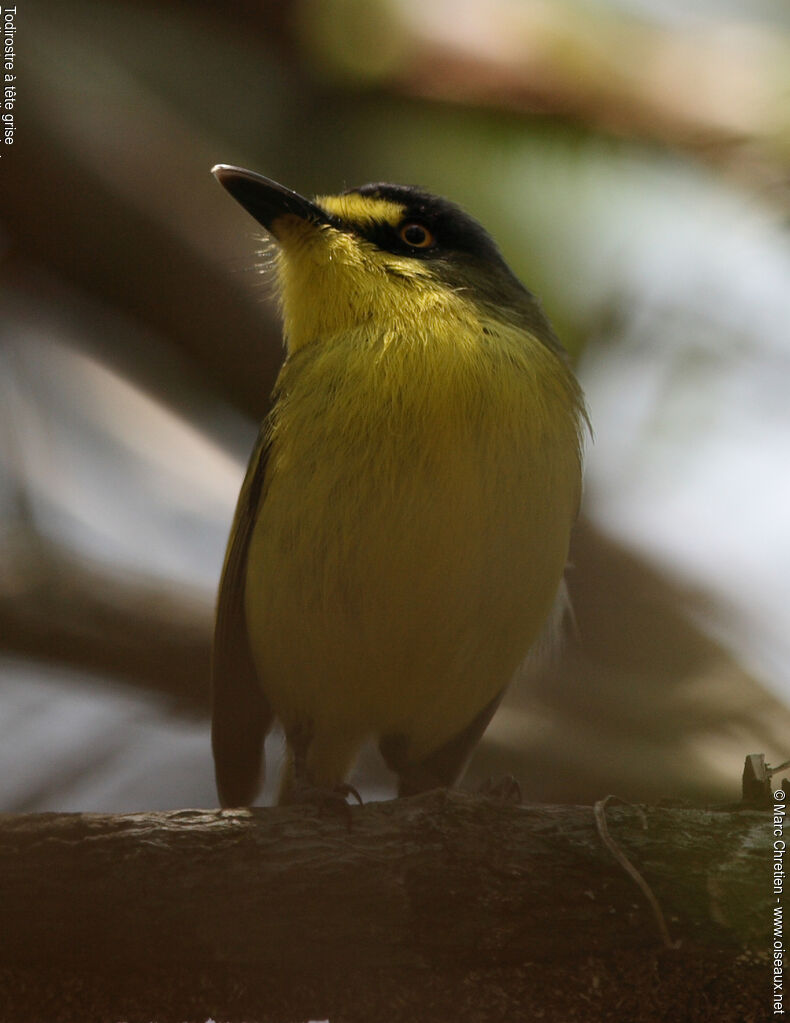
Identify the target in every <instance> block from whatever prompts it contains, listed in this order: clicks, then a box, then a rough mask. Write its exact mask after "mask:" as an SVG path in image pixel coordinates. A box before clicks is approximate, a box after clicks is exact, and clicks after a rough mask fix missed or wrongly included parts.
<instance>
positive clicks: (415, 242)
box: [398, 223, 436, 249]
mask: <svg viewBox="0 0 790 1023" xmlns="http://www.w3.org/2000/svg"><path fill="white" fill-rule="evenodd" d="M398 234H399V235H400V237H401V239H402V241H404V242H406V244H407V245H411V247H412V248H413V249H429V248H430V247H431V245H433V243H434V242H435V241H436V239H435V238H434V236H433V235H432V234H431V232H430V231H429V230H428V228H427V227H423V225H422V224H414V223H409V224H404V225H403V227H401V228H400V230H399V231H398Z"/></svg>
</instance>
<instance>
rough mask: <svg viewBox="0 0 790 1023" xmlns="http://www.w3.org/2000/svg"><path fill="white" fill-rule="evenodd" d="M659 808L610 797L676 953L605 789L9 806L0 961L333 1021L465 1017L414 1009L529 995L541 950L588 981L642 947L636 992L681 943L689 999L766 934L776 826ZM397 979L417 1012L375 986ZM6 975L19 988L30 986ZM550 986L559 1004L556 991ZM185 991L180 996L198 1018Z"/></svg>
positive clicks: (630, 962) (118, 1008)
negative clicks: (292, 803)
mask: <svg viewBox="0 0 790 1023" xmlns="http://www.w3.org/2000/svg"><path fill="white" fill-rule="evenodd" d="M640 812H641V811H640ZM645 814H646V820H647V824H648V827H647V829H646V830H644V829H643V827H642V822H641V819H640V816H639V814H638V813H637V812H635V810H634V809H631V808H625V807H617V808H613V809H609V810H607V817H608V825H609V831H610V834H611V835H612V837H613V838H614V839H615V841H616V842H617V843H618V845H619V846H620V848H621V849H622V850H623V852H624V853H625V855H627V856H628V858H629V860H631V862H632V863H634V864H635V865H636V866H638V868H639V870H640V872H641V873H642V875H643V876H644V877H645V879H646V880H647V881H648V883H649V884H650V887H651V889H652V891H653V892H654V894H655V897H656V899H657V900H658V902H659V903H660V904H661V906H662V908H663V912H664V914H665V916H666V919H667V921H668V926H669V928H670V930H671V932H672V936H673V938H674V939H676V940H677V939H679V940H680V942H681V950H680V951H668V950H664V949H663V947H662V944H661V940H660V936H659V934H658V932H657V929H656V926H655V921H654V919H653V915H652V911H651V908H650V907H649V905H648V904H647V902H646V901H645V899H644V898H643V896H642V894H641V893H640V891H639V890H638V889H637V887H636V886H635V885H634V883H633V881H632V879H631V878H630V877H629V876H627V874H626V873H625V872H624V871H623V870H622V869H621V867H620V866H619V865H618V864H617V863H616V862H615V861H614V859H613V858H612V857H611V855H610V852H609V851H608V850H607V849H606V848H605V847H604V845H603V843H602V842H601V840H600V835H599V833H598V831H597V829H596V823H595V820H594V815H593V810H592V808H591V807H572V806H569V807H563V806H542V805H535V806H520V807H513V806H502V805H499V804H496V803H493V802H490V801H486V800H484V799H482V798H480V797H474V796H471V795H469V794H465V793H460V792H433V793H428V794H426V795H424V796H421V797H417V798H414V799H404V800H396V801H392V802H387V803H379V804H370V805H368V806H365V807H360V808H352V809H351V810H350V821H351V824H350V826H349V824H348V820H347V819H346V817H345V816H343V815H336V814H332V813H329V812H326V811H319V810H313V809H306V808H304V807H281V808H276V809H266V810H244V811H242V810H239V811H198V810H185V811H178V812H170V813H149V814H132V815H123V816H105V815H94V814H44V815H35V816H11V815H7V816H5V817H0V879H1V880H0V921H1V923H2V926H0V934H2V939H0V940H1V941H2V947H0V952H1V956H0V962H2V963H3V964H5V967H6V968H7V970H8V971H9V975H8V977H7V978H6V979H9V978H10V980H11V981H13V980H14V978H19V977H22V978H23V979H24V983H25V984H26V985H27V987H26V990H28V991H29V988H30V978H31V977H32V976H36V975H38V976H39V977H40V976H41V973H42V971H43V974H44V975H45V976H47V977H50V978H51V977H52V976H53V971H55V973H57V974H58V975H59V976H61V977H62V975H63V971H65V972H66V974H67V975H73V973H74V972H75V971H77V972H80V973H81V975H83V976H84V975H85V974H86V972H87V971H90V972H95V971H99V973H100V975H101V976H102V977H105V978H106V977H111V976H112V977H115V979H114V980H113V981H112V983H111V984H110V983H109V982H107V981H105V983H106V984H107V987H108V990H107V991H105V992H104V996H103V997H106V999H107V1001H106V1002H105V1003H103V1006H104V1008H103V1011H105V1012H110V1011H112V1012H115V1013H120V1012H127V1011H128V1001H126V1002H125V1001H124V998H126V999H128V998H129V997H130V995H129V993H128V989H127V993H126V995H123V994H121V992H122V991H123V989H124V986H123V984H120V986H119V980H118V976H117V975H119V974H120V975H122V976H123V978H125V979H126V981H127V983H128V981H129V978H137V981H138V982H139V981H140V979H141V978H143V977H145V978H146V980H145V984H144V985H143V988H144V992H145V997H146V998H148V999H149V1000H148V1001H144V1002H143V1003H142V1004H143V1005H144V1006H145V1011H143V1010H142V1009H141V1012H142V1013H143V1015H145V1012H146V1011H147V1012H148V1013H149V1016H148V1017H147V1018H154V1016H155V1018H157V1019H158V1020H159V1019H165V1018H169V1017H168V1016H167V1014H166V1012H165V1011H164V1009H163V1007H162V999H165V1001H166V1000H167V998H168V997H172V992H173V990H175V988H174V984H175V981H174V979H173V978H174V977H177V976H188V977H189V978H190V981H189V983H188V984H187V985H186V986H187V988H188V989H189V990H190V991H191V997H193V998H197V999H198V1002H197V1003H195V1002H194V1001H193V1005H194V1006H195V1008H194V1011H195V1012H200V1011H203V1012H204V1013H208V1012H209V1010H210V1009H211V1011H212V1012H214V1011H215V1010H214V1009H212V1006H215V1005H216V1004H217V1001H216V1000H219V1001H220V1003H221V1004H224V1005H225V1006H232V1007H233V1011H236V1012H238V1013H239V1014H240V1015H239V1018H241V1017H242V1015H243V1014H246V1015H243V1018H246V1019H250V1018H261V1019H263V1018H265V1019H280V1018H282V1019H291V1018H296V1016H295V1015H294V1014H296V1013H297V1012H299V1011H302V1012H305V1013H310V1014H312V1013H324V1014H325V1015H321V1016H315V1015H311V1016H310V1018H321V1019H323V1018H326V1014H328V1011H329V1009H328V1007H329V1008H331V1007H333V1006H334V1007H335V1011H337V1006H339V1005H341V1004H347V1001H348V998H349V997H350V992H352V991H353V992H355V994H354V995H353V999H352V1001H353V1004H355V1005H357V1006H358V1007H359V1006H361V1005H362V1004H363V1002H365V999H366V998H367V1006H368V1008H367V1010H366V1012H368V1013H370V1012H374V1011H377V1012H378V1013H379V1016H378V1018H381V1019H384V1018H386V1019H388V1020H393V1019H401V1018H403V1019H406V1018H411V1019H415V1018H428V1019H432V1018H437V1019H440V1018H442V1019H444V1018H451V1017H452V1016H453V1013H452V1012H450V1011H449V1009H448V1012H447V1015H443V1014H439V1015H437V1016H431V1015H428V1016H419V1015H418V1016H415V1015H414V1014H413V1013H414V1010H415V1005H417V1004H424V1002H423V1001H421V1000H424V999H425V998H427V997H428V996H429V993H430V992H431V991H432V992H434V994H435V993H436V991H437V990H442V991H443V992H444V995H443V996H442V997H443V998H444V997H446V998H450V994H448V992H455V994H454V995H453V997H454V998H456V1001H457V1002H458V1004H457V1005H456V1007H455V1010H454V1011H462V1009H461V1007H460V1005H461V1002H463V1001H464V999H467V1000H468V996H469V991H466V993H464V989H463V984H464V983H467V982H468V981H469V978H470V977H472V976H477V977H478V979H480V978H483V980H481V981H480V983H482V984H483V986H485V985H486V984H490V983H491V977H492V975H496V976H497V978H498V980H497V983H498V984H499V986H500V987H501V986H502V984H503V983H505V984H510V988H509V993H508V997H509V998H513V997H520V996H519V994H518V992H519V991H521V994H522V995H523V990H521V989H522V986H523V985H520V984H515V983H514V978H515V977H518V976H523V975H524V970H525V969H526V967H530V968H531V969H532V973H531V974H530V976H531V978H532V979H531V983H532V986H533V987H534V985H535V979H536V976H537V977H538V978H542V980H543V981H545V980H546V978H549V977H555V978H556V977H558V976H561V975H562V973H563V971H564V972H565V973H566V975H567V977H568V978H570V976H571V974H572V972H573V969H574V968H575V967H574V964H576V965H577V966H579V967H580V968H581V966H582V965H583V964H585V963H586V964H588V966H589V964H590V963H592V962H593V961H595V962H598V963H599V964H602V965H601V969H602V970H603V971H604V972H606V971H607V970H608V971H609V973H610V975H611V976H614V973H616V972H617V971H619V970H620V969H621V968H623V967H624V965H627V970H626V974H627V977H626V978H624V977H623V976H620V978H619V980H618V981H617V983H618V984H619V985H620V987H621V988H622V991H621V1002H620V1003H618V1004H621V1003H622V1004H625V1003H624V1002H622V998H624V997H625V992H627V991H629V990H630V991H631V992H632V993H633V990H634V987H635V985H636V986H637V987H638V985H639V984H641V983H642V980H638V978H637V979H635V978H634V976H631V973H633V969H634V964H635V963H636V964H638V968H637V973H638V975H639V977H640V978H641V977H642V975H643V973H644V971H645V968H646V965H647V964H649V963H653V964H654V965H655V963H656V962H659V961H662V962H664V963H665V964H666V969H667V970H668V971H669V973H670V974H672V975H673V976H675V975H676V981H675V982H674V983H675V987H673V988H672V990H673V991H674V992H675V994H674V995H673V997H675V996H676V997H678V998H680V997H681V995H680V993H679V992H680V991H681V988H682V987H683V985H688V984H690V983H691V984H692V985H693V983H696V981H694V980H693V978H694V976H695V975H696V973H697V972H698V971H699V970H700V969H701V968H703V967H704V969H705V970H707V971H708V973H709V975H711V971H713V973H714V974H715V972H716V970H717V969H718V970H720V972H721V974H722V978H724V979H725V980H726V978H727V976H728V975H729V974H728V971H729V972H730V973H731V971H732V967H733V964H734V963H735V962H736V960H737V957H739V956H742V955H743V953H744V950H748V949H750V948H751V947H752V946H753V945H754V944H755V943H760V942H761V943H762V944H764V945H765V947H766V948H767V934H768V926H769V923H768V910H767V909H765V906H766V904H767V897H768V894H769V893H768V889H767V885H768V882H767V881H766V878H767V877H768V872H767V871H768V865H769V863H770V858H771V853H770V842H771V839H770V831H771V829H770V828H769V826H768V823H767V820H768V819H767V817H766V815H765V814H762V813H758V812H754V811H745V812H716V811H709V810H693V809H680V808H663V807H652V808H648V809H647V810H646V811H645ZM756 867H760V868H765V869H760V870H758V869H755V868H756ZM763 939H764V940H763ZM58 971H60V973H58ZM113 971H115V973H114V972H113ZM503 971H504V975H505V976H506V977H509V981H508V980H503V975H502V974H503ZM535 971H537V975H536V973H535ZM157 976H159V977H161V984H162V987H161V988H160V987H158V986H157V985H158V984H159V983H160V981H156V980H155V979H152V978H155V977H157ZM618 976H619V974H618ZM750 976H751V980H750V981H749V982H747V983H746V984H744V976H743V975H741V976H740V977H739V980H738V990H739V991H740V992H741V995H740V997H741V998H743V997H747V996H748V998H751V999H752V1000H754V999H755V998H757V994H756V992H757V991H758V990H762V985H763V984H764V980H763V979H760V981H759V983H758V981H757V975H756V974H755V975H754V976H752V975H750ZM228 977H232V978H233V984H232V991H231V992H230V993H229V989H228V986H227V985H228ZM404 977H408V978H409V981H408V987H407V988H404V987H403V983H404V981H403V978H404ZM628 977H630V979H627V978H628ZM464 978H465V979H464ZM2 979H3V978H2V977H0V982H1V981H2ZM637 980H638V984H637ZM462 981H463V983H462ZM612 983H615V981H614V980H612ZM459 984H461V987H460V988H459V986H458V985H459ZM223 985H224V986H223ZM393 985H394V987H393ZM629 985H630V988H629ZM39 986H40V985H39ZM175 986H176V987H177V986H178V985H177V984H175ZM193 986H194V990H193ZM727 986H728V985H727V984H726V983H724V984H723V986H722V987H721V991H722V992H725V989H726V988H727ZM730 986H731V985H730ZM0 987H2V983H0ZM675 988H677V990H675ZM45 989H46V984H45V985H44V986H43V988H42V990H45ZM395 989H397V990H398V991H400V998H401V1002H402V1005H403V1006H408V1005H410V1006H411V1011H412V1015H411V1017H409V1016H408V1015H407V1014H405V1012H406V1009H405V1008H404V1010H403V1013H404V1014H399V1012H397V1011H395V1010H394V1009H393V1008H392V1006H389V1007H388V1008H386V1009H385V1006H384V1005H382V1004H379V1002H378V1000H379V999H380V998H381V996H382V995H381V993H382V992H383V991H390V992H391V991H392V990H395ZM9 990H11V991H12V992H13V991H16V992H17V995H16V996H18V991H19V984H18V983H17V984H14V983H11V984H10V987H9ZM363 991H364V992H366V994H365V995H364V996H363V994H362V992H363ZM766 991H767V988H766ZM168 992H169V994H168ZM234 992H235V993H234ZM371 992H374V993H373V994H372V993H371ZM744 992H745V994H744ZM665 993H666V992H665ZM669 993H670V994H671V991H670V992H669ZM137 994H138V996H139V995H140V992H139V991H138V992H137ZM544 995H545V996H546V997H545V998H544V1001H543V1003H542V1004H544V1005H549V1004H554V1003H556V999H554V1003H551V1000H550V999H549V1000H548V1001H547V1000H546V999H547V998H548V994H547V993H546V992H544ZM91 997H92V998H96V997H97V995H96V990H95V989H92V992H91ZM181 997H182V999H183V997H185V995H183V994H182V996H181ZM387 997H390V996H389V995H388V996H387ZM683 997H685V995H684V996H683ZM717 997H718V996H717ZM765 997H766V998H767V994H766V995H765ZM201 998H202V1002H201V1001H200V999H201ZM212 999H213V1000H212ZM371 999H372V1001H371ZM262 1000H263V1001H262ZM736 1001H737V1000H736ZM516 1004H518V1003H516ZM579 1004H581V1003H579ZM656 1004H658V1003H656ZM679 1004H685V1003H679ZM728 1004H730V1003H728ZM731 1004H733V1005H734V1004H736V1002H733V1001H732V999H731ZM753 1004H757V1003H756V1002H754V1001H753ZM183 1005H184V1003H183V1000H182V1001H180V1002H179V1007H178V1009H177V1010H176V1009H175V1008H174V1010H173V1011H174V1012H175V1014H176V1016H178V1013H179V1012H180V1013H181V1015H180V1016H178V1018H180V1019H182V1020H183V1019H184V1018H186V1012H185V1010H184V1008H183ZM263 1005H266V1006H267V1010H266V1012H264V1010H263V1008H262V1006H263ZM376 1006H378V1007H377V1009H376ZM272 1007H276V1008H272ZM511 1008H512V1006H511ZM588 1008H589V1006H588ZM665 1009H666V1002H664V1009H662V1011H665ZM280 1011H282V1013H283V1015H278V1012H280ZM255 1012H258V1013H260V1015H259V1016H255V1015H254V1013H255ZM563 1012H564V1013H565V1015H564V1016H560V1015H557V1016H556V1017H555V1016H553V1015H551V1013H550V1012H549V1013H548V1014H547V1015H545V1016H544V1018H545V1019H554V1018H557V1019H559V1018H564V1019H568V1020H570V1019H575V1018H577V1017H576V1016H574V1015H571V1014H569V1012H570V1010H569V1009H568V1006H567V1005H566V1006H565V1008H564V1009H563ZM267 1013H268V1014H267ZM286 1013H290V1014H291V1015H287V1014H286ZM0 1014H2V1013H0ZM151 1014H153V1016H152V1015H151ZM251 1014H252V1015H251ZM3 1018H10V1017H8V1014H7V1013H6V1014H4V1015H3ZM82 1018H87V1017H82ZM118 1018H121V1017H120V1016H118ZM123 1018H124V1019H125V1018H126V1015H124V1016H123ZM174 1018H175V1017H174ZM204 1018H205V1017H204ZM233 1018H236V1017H235V1016H234V1017H233ZM343 1018H344V1019H345V1018H349V1019H356V1018H359V1019H363V1018H364V1019H373V1018H376V1017H374V1016H373V1015H370V1014H368V1015H365V1014H362V1015H359V1016H354V1015H353V1013H352V1015H349V1016H343ZM464 1018H472V1017H464ZM473 1018H475V1019H477V1018H480V1019H489V1018H490V1019H497V1018H506V1017H503V1016H501V1015H500V1016H497V1015H490V1016H485V1015H482V1016H474V1017H473ZM579 1018H588V1019H589V1018H596V1019H599V1018H600V1019H604V1018H608V1017H606V1016H604V1015H600V1016H594V1017H593V1016H587V1017H579ZM612 1018H614V1017H612ZM619 1018H621V1019H622V1018H629V1019H653V1018H665V1017H658V1016H655V1017H654V1016H650V1015H646V1016H642V1015H634V1014H633V1013H629V1012H626V1014H625V1016H620V1017H619ZM678 1018H679V1017H678ZM683 1018H689V1019H690V1018H692V1017H690V1016H684V1017H683ZM710 1018H714V1017H710ZM715 1018H717V1019H718V1018H722V1019H730V1018H738V1019H748V1018H750V1017H749V1016H748V1015H743V1014H741V1015H740V1016H738V1017H730V1016H729V1015H727V1014H726V1013H725V1014H724V1015H721V1016H716V1017H715ZM755 1018H756V1017H755Z"/></svg>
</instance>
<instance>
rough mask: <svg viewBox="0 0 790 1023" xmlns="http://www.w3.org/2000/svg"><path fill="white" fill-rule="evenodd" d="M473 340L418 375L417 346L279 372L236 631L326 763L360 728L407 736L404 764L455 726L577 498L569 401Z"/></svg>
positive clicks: (491, 682)
mask: <svg viewBox="0 0 790 1023" xmlns="http://www.w3.org/2000/svg"><path fill="white" fill-rule="evenodd" d="M521 343H522V345H523V341H522V342H521ZM536 344H537V342H536ZM489 355H490V357H486V358H482V359H481V358H475V359H473V360H470V365H469V366H466V367H463V366H462V369H463V370H464V372H463V373H460V372H459V373H455V374H454V373H453V371H452V370H451V371H450V372H448V373H446V374H444V375H442V376H441V378H438V379H437V378H436V377H435V374H434V376H433V383H432V382H431V381H432V377H431V373H432V370H431V367H430V366H428V367H427V368H426V367H425V364H424V362H420V359H421V358H422V356H421V354H420V353H416V354H412V355H411V356H403V355H402V354H401V355H400V356H394V358H399V359H400V360H401V361H400V362H399V363H398V364H397V365H396V367H395V368H396V369H397V372H395V371H394V370H392V367H388V365H387V356H386V353H385V356H383V357H381V358H380V359H379V361H378V362H377V363H376V366H375V371H372V372H371V371H370V367H369V366H368V367H366V366H365V364H364V360H358V362H357V363H355V362H354V361H353V359H352V360H350V362H349V357H348V353H342V352H341V353H337V363H335V362H333V361H332V353H325V352H324V353H318V354H316V356H315V360H314V361H313V362H311V361H310V360H309V359H306V358H305V359H303V360H302V364H301V365H300V366H297V367H296V368H295V369H296V370H298V372H296V371H294V372H293V375H292V377H291V378H288V377H287V376H286V379H285V380H284V386H283V391H284V394H285V399H284V400H282V404H281V407H280V415H279V418H278V419H277V420H276V422H275V427H274V431H273V436H272V445H271V454H270V460H269V466H268V469H267V476H266V482H265V486H264V499H263V502H262V506H261V509H260V512H259V515H258V518H257V521H256V525H255V529H254V533H253V537H252V541H251V546H250V551H249V562H248V573H247V589H246V612H247V621H248V629H249V634H250V640H251V645H252V649H253V656H254V658H255V662H256V667H257V669H258V672H259V675H260V678H261V684H262V686H263V688H264V690H265V692H266V695H267V697H268V699H269V700H270V702H271V704H272V706H273V708H274V710H275V712H276V713H277V715H278V716H279V717H280V718H281V720H282V721H283V723H284V725H285V727H286V729H288V728H289V727H292V726H294V725H296V724H297V723H300V722H302V723H304V722H309V723H310V725H311V728H312V732H313V734H314V735H315V737H316V742H318V743H319V745H320V744H321V743H322V742H323V743H324V744H325V745H326V746H327V748H329V747H332V748H333V749H336V750H339V751H341V752H340V753H339V754H338V756H340V757H341V759H342V756H344V755H346V753H347V752H348V751H351V750H352V749H353V748H355V746H356V745H357V744H358V743H359V741H361V739H363V738H364V737H365V736H367V735H369V734H375V735H386V734H401V735H405V736H408V737H409V739H410V741H411V755H412V757H413V758H414V759H417V760H418V759H420V758H421V757H422V756H423V755H425V754H427V753H428V752H430V751H431V750H432V749H435V748H437V747H439V746H441V745H442V744H443V743H444V742H445V741H447V740H448V739H450V738H452V737H453V736H454V735H456V734H458V733H459V732H460V731H461V730H462V729H463V728H464V727H465V726H466V725H467V724H468V723H469V722H470V720H471V719H472V718H473V717H474V716H475V714H476V713H477V712H478V711H480V710H481V709H482V708H483V707H484V706H485V705H486V704H487V703H488V702H489V701H490V700H491V699H492V698H493V697H494V696H495V695H496V694H497V693H499V692H500V691H501V690H502V688H503V687H504V686H506V685H507V683H508V682H509V680H510V679H511V677H512V676H513V674H514V672H515V671H516V669H517V667H518V665H519V664H520V663H521V661H522V660H523V658H524V657H525V656H526V654H527V652H528V650H529V648H530V645H531V644H532V642H533V641H534V639H535V638H536V636H537V635H538V633H539V631H540V629H541V627H542V625H543V622H544V620H545V618H546V616H547V614H548V612H549V610H550V608H551V605H552V602H553V599H554V596H555V593H556V591H557V587H558V584H559V581H560V579H561V576H562V571H563V568H564V565H565V561H566V558H567V550H568V540H569V534H570V529H571V525H572V522H573V519H574V517H575V513H576V507H577V503H578V494H579V473H580V468H579V453H578V424H577V408H576V407H575V406H574V405H573V403H572V402H571V401H570V400H569V399H568V394H569V393H571V392H570V391H566V390H565V389H563V387H559V386H555V385H554V384H552V385H551V386H548V382H549V380H548V378H547V380H544V379H542V378H541V375H540V373H536V371H535V364H534V363H535V359H530V360H529V373H526V372H520V373H518V374H515V373H514V372H512V367H511V366H510V363H505V362H503V361H502V359H500V353H498V352H493V353H489ZM538 355H539V356H540V359H542V360H543V361H542V362H540V361H539V364H538V368H540V366H541V365H543V366H545V372H546V373H547V374H549V373H556V371H557V370H556V367H555V366H554V365H553V364H552V362H551V361H550V360H554V359H555V356H553V355H552V354H551V353H544V352H543V350H542V349H541V351H540V352H539V353H538ZM403 358H411V359H412V360H413V365H412V366H411V367H409V366H407V367H405V368H404V366H403V364H402V360H403ZM341 365H342V367H343V372H342V373H340V372H339V367H340V366H341ZM388 368H389V369H390V372H388ZM409 369H411V370H412V371H413V375H412V376H411V377H409V386H408V387H407V388H403V387H401V386H399V382H400V381H401V380H403V379H404V372H407V371H408V370H409ZM420 373H422V377H420V375H419V374H420ZM475 374H476V375H475ZM470 376H471V379H470ZM328 380H331V381H333V386H332V387H330V388H328V387H326V386H325V385H326V382H327V381H328ZM286 387H287V389H286ZM322 388H323V389H322ZM317 392H320V393H321V394H322V398H321V401H320V403H319V407H316V402H315V394H316V393H317ZM343 751H346V752H343Z"/></svg>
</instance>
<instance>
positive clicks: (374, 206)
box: [315, 193, 405, 227]
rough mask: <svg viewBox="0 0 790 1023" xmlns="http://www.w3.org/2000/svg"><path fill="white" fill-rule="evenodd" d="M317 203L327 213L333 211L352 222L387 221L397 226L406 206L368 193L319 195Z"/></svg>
mask: <svg viewBox="0 0 790 1023" xmlns="http://www.w3.org/2000/svg"><path fill="white" fill-rule="evenodd" d="M315 201H316V203H317V204H318V205H319V206H320V207H321V208H322V209H324V210H326V212H327V213H331V214H333V215H334V216H336V217H340V219H341V220H345V221H347V222H348V223H350V224H372V223H376V222H378V223H381V221H382V220H385V221H386V222H387V223H389V224H392V226H393V227H396V226H397V225H398V224H399V223H400V222H401V221H402V220H403V215H404V212H405V207H403V206H401V205H400V203H396V202H389V201H388V200H387V199H376V198H374V197H373V196H368V195H354V194H353V193H352V194H351V195H319V196H316V199H315Z"/></svg>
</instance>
